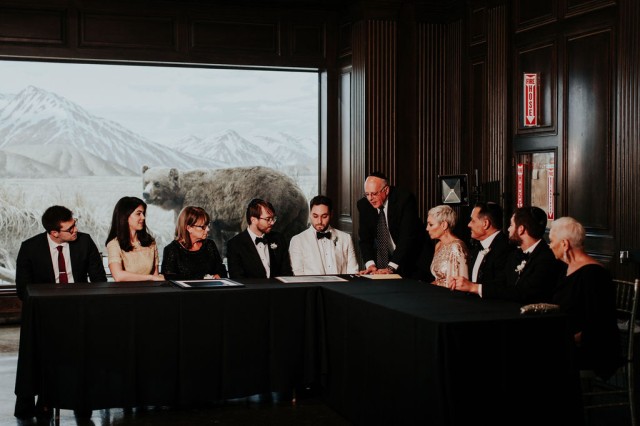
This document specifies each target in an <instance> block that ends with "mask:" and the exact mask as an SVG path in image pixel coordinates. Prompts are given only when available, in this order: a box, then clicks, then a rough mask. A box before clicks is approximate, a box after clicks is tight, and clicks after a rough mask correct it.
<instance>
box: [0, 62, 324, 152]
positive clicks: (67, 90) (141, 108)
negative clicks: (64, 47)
mask: <svg viewBox="0 0 640 426" xmlns="http://www.w3.org/2000/svg"><path fill="white" fill-rule="evenodd" d="M29 85H33V86H37V87H40V88H42V89H45V90H47V91H50V92H54V93H57V94H59V95H61V96H63V97H65V98H67V99H68V100H70V101H72V102H74V103H77V104H79V105H80V106H81V107H82V108H84V109H85V110H87V111H88V112H89V113H91V114H93V115H96V116H98V117H103V118H107V119H109V120H113V121H116V122H118V123H119V124H121V125H123V126H125V127H127V128H128V129H130V130H132V131H134V132H136V133H139V134H141V135H143V136H145V137H147V138H149V139H151V140H152V141H155V142H159V143H164V144H171V143H173V142H174V141H176V140H179V139H182V138H184V137H187V136H189V135H194V136H199V137H206V136H209V135H211V134H216V133H219V132H221V131H224V130H226V129H233V130H236V131H238V132H239V133H240V134H241V135H243V136H252V135H256V134H273V133H276V132H286V133H289V134H292V135H294V136H298V137H305V138H309V139H312V140H314V141H317V136H318V74H317V73H314V72H289V71H287V72H284V71H254V70H229V69H212V68H187V67H161V66H130V65H129V66H128V65H95V64H64V63H51V62H22V61H0V94H17V93H18V92H20V91H21V90H22V89H24V88H25V87H27V86H29Z"/></svg>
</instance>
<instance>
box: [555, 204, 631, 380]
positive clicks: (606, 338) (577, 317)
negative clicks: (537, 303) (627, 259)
mask: <svg viewBox="0 0 640 426" xmlns="http://www.w3.org/2000/svg"><path fill="white" fill-rule="evenodd" d="M584 239H585V230H584V227H583V226H582V225H581V224H580V222H578V221H577V220H575V219H574V218H572V217H562V218H559V219H557V220H556V221H554V222H553V224H552V225H551V230H550V232H549V241H550V244H549V247H550V248H551V250H552V251H553V254H554V255H555V257H556V259H559V260H561V261H563V262H564V263H566V264H567V272H566V274H565V275H564V276H562V277H561V278H560V280H559V282H558V286H557V287H556V289H555V291H554V295H553V299H552V300H553V303H555V304H558V305H560V309H561V310H562V311H563V312H566V313H567V314H569V321H570V327H571V331H572V333H573V337H574V342H575V344H576V353H577V360H578V367H579V368H580V369H581V370H594V371H595V372H596V373H597V374H599V375H600V376H603V377H607V376H608V375H610V374H611V373H613V371H615V369H616V368H617V367H618V365H619V362H620V359H621V358H620V356H621V354H620V345H619V343H618V340H619V332H618V328H617V322H616V306H615V289H614V286H613V283H612V281H611V276H610V275H609V272H608V271H607V270H606V269H605V268H604V267H603V266H602V265H601V264H600V263H598V261H596V260H595V259H594V258H593V257H591V256H589V255H588V254H587V253H586V252H585V251H584Z"/></svg>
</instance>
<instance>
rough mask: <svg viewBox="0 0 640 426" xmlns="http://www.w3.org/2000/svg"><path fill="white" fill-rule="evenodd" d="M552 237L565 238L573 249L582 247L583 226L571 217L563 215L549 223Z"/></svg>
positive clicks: (583, 237) (584, 233)
mask: <svg viewBox="0 0 640 426" xmlns="http://www.w3.org/2000/svg"><path fill="white" fill-rule="evenodd" d="M551 231H553V234H554V237H555V238H556V239H558V240H567V241H569V243H570V244H571V247H573V248H574V249H582V247H583V245H584V239H585V235H586V232H585V230H584V226H582V224H581V223H580V222H578V221H577V220H575V219H574V218H572V217H569V216H565V217H561V218H559V219H556V220H555V221H554V222H553V223H552V224H551V230H550V231H549V232H551Z"/></svg>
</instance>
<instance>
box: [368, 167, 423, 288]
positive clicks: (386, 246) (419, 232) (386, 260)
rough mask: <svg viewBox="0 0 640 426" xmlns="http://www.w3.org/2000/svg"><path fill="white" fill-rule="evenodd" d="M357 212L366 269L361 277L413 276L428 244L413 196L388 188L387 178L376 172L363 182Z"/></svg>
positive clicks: (404, 191)
mask: <svg viewBox="0 0 640 426" xmlns="http://www.w3.org/2000/svg"><path fill="white" fill-rule="evenodd" d="M358 212H359V214H360V225H359V228H358V236H359V238H360V241H359V242H360V252H361V255H362V260H363V261H364V262H365V268H366V269H365V270H364V271H361V273H362V274H389V273H398V274H400V275H402V276H403V277H408V276H411V275H412V272H413V269H414V267H415V266H416V260H417V259H418V256H419V255H420V253H421V251H422V248H423V244H424V243H425V241H426V232H425V228H424V225H423V223H422V221H421V220H420V216H419V215H418V204H417V202H416V199H415V197H414V196H413V194H411V193H410V192H409V191H406V190H404V189H402V188H397V187H395V186H389V180H388V179H387V177H386V176H385V175H384V174H382V173H380V172H373V173H371V174H369V176H367V179H366V180H365V182H364V197H362V198H361V199H360V200H358Z"/></svg>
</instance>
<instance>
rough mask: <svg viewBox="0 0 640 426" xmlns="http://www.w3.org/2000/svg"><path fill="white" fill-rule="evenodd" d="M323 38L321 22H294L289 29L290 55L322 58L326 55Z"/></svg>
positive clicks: (323, 32) (323, 31) (323, 30)
mask: <svg viewBox="0 0 640 426" xmlns="http://www.w3.org/2000/svg"><path fill="white" fill-rule="evenodd" d="M325 40H326V36H325V26H324V25H323V24H315V25H298V24H294V25H292V29H291V55H292V56H298V57H305V56H310V57H312V58H324V57H325V56H326V54H325V53H326V49H325Z"/></svg>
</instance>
